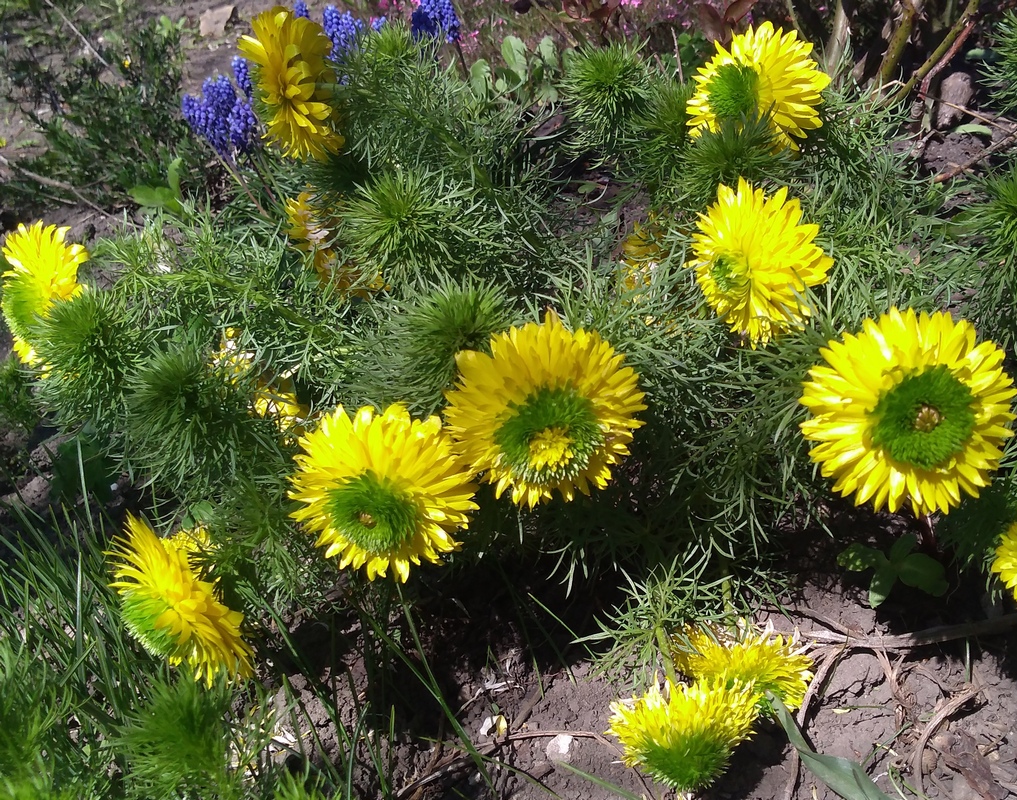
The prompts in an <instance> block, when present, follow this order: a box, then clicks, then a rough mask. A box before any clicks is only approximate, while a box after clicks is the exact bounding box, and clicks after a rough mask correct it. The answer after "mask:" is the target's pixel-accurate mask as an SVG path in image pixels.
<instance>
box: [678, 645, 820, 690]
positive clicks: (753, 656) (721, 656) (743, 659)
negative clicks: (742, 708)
mask: <svg viewBox="0 0 1017 800" xmlns="http://www.w3.org/2000/svg"><path fill="white" fill-rule="evenodd" d="M684 633H685V637H686V638H687V639H688V640H689V644H690V645H691V646H692V651H691V652H686V651H684V650H678V651H676V652H675V653H674V665H675V667H677V668H678V669H680V670H681V671H682V672H684V673H685V674H686V675H688V676H689V677H690V678H694V679H696V680H698V681H707V682H710V681H722V682H728V683H730V682H732V681H737V682H738V683H740V684H742V685H745V686H751V687H752V688H753V689H754V690H755V691H756V692H758V693H759V694H760V696H762V695H764V694H765V693H766V692H768V691H769V692H773V693H774V694H775V695H777V696H778V697H779V698H780V699H781V700H782V701H783V702H784V704H785V705H786V706H787V707H788V708H791V709H795V708H798V707H799V706H800V705H801V704H802V701H803V700H804V699H805V691H806V690H807V689H808V687H809V681H810V680H812V659H811V658H809V657H808V656H807V655H805V654H804V653H803V652H802V651H801V649H795V648H794V647H793V646H792V643H791V642H790V641H788V642H786V643H785V641H784V637H782V636H777V637H775V638H772V639H771V638H770V633H771V632H770V631H769V630H767V631H764V632H762V633H760V634H758V635H752V634H748V635H746V636H744V637H743V638H741V639H740V640H738V641H731V640H729V639H725V637H724V636H723V635H722V634H721V633H720V632H719V631H709V630H706V629H704V628H698V627H697V628H688V629H686V630H685V632H684ZM711 634H712V635H711Z"/></svg>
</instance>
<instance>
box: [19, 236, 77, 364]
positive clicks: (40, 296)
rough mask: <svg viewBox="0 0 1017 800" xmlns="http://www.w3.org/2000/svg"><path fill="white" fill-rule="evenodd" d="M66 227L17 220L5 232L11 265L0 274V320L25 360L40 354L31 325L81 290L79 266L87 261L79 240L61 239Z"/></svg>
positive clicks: (32, 361)
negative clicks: (0, 285)
mask: <svg viewBox="0 0 1017 800" xmlns="http://www.w3.org/2000/svg"><path fill="white" fill-rule="evenodd" d="M69 230H70V228H57V227H56V226H55V225H46V226H43V224H42V222H36V223H34V224H33V225H32V226H31V227H27V228H26V227H25V226H24V225H23V224H22V225H18V229H17V231H15V232H14V233H12V234H10V235H9V236H8V237H7V242H6V243H5V244H4V248H3V255H4V258H5V259H7V263H8V264H9V265H10V267H11V268H10V269H9V270H7V271H6V272H5V273H4V274H3V276H0V277H2V278H3V303H2V305H0V308H2V310H3V315H4V319H6V320H7V325H8V327H10V329H11V333H12V334H13V335H14V351H15V352H16V353H17V354H18V357H19V358H20V359H21V361H22V362H23V363H25V364H29V365H35V364H37V363H38V361H39V359H38V357H37V356H36V355H35V350H34V349H33V347H32V345H31V344H30V341H31V338H32V332H31V329H32V326H33V325H34V324H35V320H36V318H37V317H44V316H46V315H47V313H48V312H49V309H50V308H51V307H52V305H53V304H54V303H55V302H58V301H61V300H68V299H70V298H71V297H74V295H76V294H78V292H80V291H81V290H82V286H81V284H79V283H78V266H79V265H80V264H81V263H83V262H84V261H87V260H88V253H87V251H86V250H85V248H84V247H82V246H81V245H80V244H64V237H65V236H66V235H67V232H68V231H69Z"/></svg>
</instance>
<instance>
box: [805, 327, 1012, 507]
mask: <svg viewBox="0 0 1017 800" xmlns="http://www.w3.org/2000/svg"><path fill="white" fill-rule="evenodd" d="M820 353H821V354H822V356H823V358H824V359H825V361H826V364H824V365H820V366H816V367H813V368H812V369H811V370H809V377H810V378H811V380H810V381H808V382H807V383H806V384H805V391H804V393H803V395H802V397H801V400H800V402H801V403H802V405H804V406H805V407H806V408H808V409H809V411H810V412H811V413H812V418H811V419H808V420H806V421H805V422H803V423H802V424H801V429H802V433H804V434H805V438H806V439H808V440H810V441H812V442H818V444H817V446H815V447H813V448H812V452H811V453H810V455H811V457H812V460H813V461H814V462H816V463H818V464H819V465H820V466H821V469H822V473H823V476H824V477H827V478H835V479H836V481H837V482H836V484H834V487H833V489H834V491H836V492H840V493H841V494H842V495H844V496H845V497H847V496H848V495H851V494H853V495H854V496H855V505H860V504H862V503H864V502H866V501H867V500H872V503H873V505H874V506H875V507H876V509H877V510H878V509H880V508H882V507H883V506H889V509H890V511H896V510H897V509H898V508H900V506H901V504H902V503H903V502H904V501H905V500H909V501H910V502H911V506H912V508H913V509H914V511H915V513H916V514H930V513H932V512H933V511H942V512H943V513H946V512H948V511H949V510H950V508H952V507H953V506H956V505H958V504H959V503H960V501H961V495H962V493H966V494H969V495H973V496H977V495H978V492H979V491H980V490H981V488H982V487H984V486H987V485H988V483H989V472H990V471H991V470H994V469H996V467H997V466H999V460H1000V458H1001V457H1002V446H1003V443H1004V442H1005V441H1006V439H1008V438H1009V437H1010V436H1012V435H1013V432H1012V431H1010V430H1009V429H1008V428H1007V427H1006V426H1007V424H1008V423H1009V422H1010V421H1012V420H1013V419H1014V415H1013V414H1011V413H1010V401H1011V399H1012V398H1013V396H1014V395H1015V394H1017V390H1015V389H1014V387H1013V380H1012V379H1011V378H1010V377H1009V376H1008V375H1007V374H1006V373H1005V372H1003V369H1002V364H1003V357H1004V354H1003V351H1002V350H1001V349H1000V348H999V347H997V346H996V345H995V344H993V343H992V342H988V341H987V342H982V343H981V344H978V345H976V344H975V329H974V327H973V326H972V325H971V323H969V322H966V321H963V320H961V321H960V322H954V321H953V320H952V319H951V318H950V315H949V314H947V313H945V312H937V313H935V314H931V315H930V314H926V313H924V312H923V313H922V315H921V316H920V317H919V316H917V315H916V314H915V312H914V309H910V308H909V309H907V310H906V311H904V312H903V313H902V312H900V311H899V310H897V309H896V308H891V309H890V312H889V313H887V314H884V315H883V316H881V317H880V318H879V320H878V321H874V320H871V319H868V320H865V322H864V323H863V327H862V332H861V333H859V334H857V335H854V334H847V335H845V337H844V341H843V342H836V341H831V342H830V343H829V344H828V346H827V347H825V348H823V349H822V350H821V351H820Z"/></svg>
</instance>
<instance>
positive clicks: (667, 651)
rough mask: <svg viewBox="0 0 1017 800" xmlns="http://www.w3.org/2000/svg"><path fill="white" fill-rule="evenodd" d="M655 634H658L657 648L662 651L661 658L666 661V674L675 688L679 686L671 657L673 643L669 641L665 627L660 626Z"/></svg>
mask: <svg viewBox="0 0 1017 800" xmlns="http://www.w3.org/2000/svg"><path fill="white" fill-rule="evenodd" d="M654 632H655V633H656V634H657V648H658V649H659V650H660V657H661V659H662V660H663V661H664V674H665V675H667V679H668V680H669V681H670V682H671V686H673V687H675V686H677V685H678V677H677V675H676V674H675V671H674V658H672V656H671V643H670V642H669V641H668V639H667V634H666V633H664V628H663V626H661V625H658V626H657V627H656V630H655V631H654Z"/></svg>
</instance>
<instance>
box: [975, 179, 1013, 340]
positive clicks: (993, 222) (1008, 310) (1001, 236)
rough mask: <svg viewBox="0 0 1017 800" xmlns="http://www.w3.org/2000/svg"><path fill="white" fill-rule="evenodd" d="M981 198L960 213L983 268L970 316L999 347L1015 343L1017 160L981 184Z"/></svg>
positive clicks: (979, 273)
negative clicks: (976, 243)
mask: <svg viewBox="0 0 1017 800" xmlns="http://www.w3.org/2000/svg"><path fill="white" fill-rule="evenodd" d="M982 189H983V190H984V193H985V198H986V199H985V200H984V201H982V202H980V203H975V204H974V205H972V206H971V207H970V208H969V209H968V210H967V211H966V212H965V214H964V217H965V219H966V221H965V222H963V223H962V224H963V226H964V227H966V228H968V229H970V230H971V232H972V233H974V234H975V235H976V236H977V237H978V239H979V241H980V247H979V254H980V256H981V257H982V259H984V262H985V265H986V268H985V269H980V270H978V277H977V279H976V280H977V282H978V288H977V291H976V292H975V294H974V297H973V298H972V299H971V317H972V320H973V321H974V322H975V324H976V325H977V326H978V328H979V330H980V331H981V332H982V333H983V334H984V335H986V336H989V337H991V338H993V339H994V340H996V341H997V342H998V343H999V344H1000V345H1002V346H1003V347H1006V348H1009V349H1011V350H1012V349H1013V346H1014V345H1015V344H1017V303H1015V302H1014V298H1015V297H1017V160H1011V162H1010V163H1009V165H1007V168H1006V169H1003V170H1002V171H1000V172H998V173H996V174H994V175H990V176H989V177H988V178H987V179H986V180H984V182H983V183H982Z"/></svg>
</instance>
